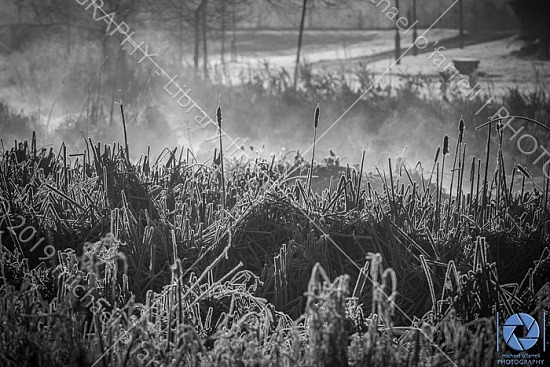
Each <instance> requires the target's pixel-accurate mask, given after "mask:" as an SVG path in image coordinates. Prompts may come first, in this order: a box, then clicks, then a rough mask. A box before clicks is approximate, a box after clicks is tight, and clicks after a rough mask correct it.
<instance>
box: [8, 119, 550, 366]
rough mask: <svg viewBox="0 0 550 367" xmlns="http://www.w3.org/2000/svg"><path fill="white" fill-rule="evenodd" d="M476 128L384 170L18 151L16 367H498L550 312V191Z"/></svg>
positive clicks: (12, 326) (13, 308)
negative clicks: (322, 184)
mask: <svg viewBox="0 0 550 367" xmlns="http://www.w3.org/2000/svg"><path fill="white" fill-rule="evenodd" d="M217 117H218V123H219V125H220V128H221V124H222V116H221V110H218V114H217ZM318 124H319V110H318V109H317V110H316V112H315V121H314V126H313V127H314V134H313V135H314V141H315V137H316V131H317V126H318ZM495 126H496V127H497V128H496V130H495ZM466 128H467V126H466V124H465V123H464V121H462V120H461V121H460V122H459V124H458V128H457V132H456V134H451V136H445V137H444V138H443V141H442V146H441V147H439V148H438V147H434V148H436V154H435V157H434V161H433V167H421V166H419V165H417V166H415V167H411V166H409V165H407V164H406V163H405V162H403V161H397V162H396V161H394V160H391V159H389V160H388V161H387V166H385V167H380V168H379V169H378V170H377V171H376V172H365V171H364V167H363V163H361V165H359V166H358V168H350V167H349V166H348V167H339V166H338V164H335V163H334V161H329V162H328V163H326V162H327V161H325V164H324V165H317V164H315V163H314V162H315V161H314V160H313V158H312V160H311V162H306V161H305V160H304V159H302V158H301V157H299V156H297V157H296V159H295V161H288V160H284V159H283V160H276V159H265V160H262V159H256V160H253V161H246V162H245V161H243V160H242V159H235V158H233V159H228V158H227V157H225V158H224V157H223V154H219V153H218V152H220V149H218V150H217V151H216V152H214V159H213V160H212V163H210V164H201V163H199V162H197V161H196V160H195V159H194V158H193V156H192V154H191V153H190V152H189V151H188V150H187V151H186V150H184V149H178V148H175V149H173V150H172V149H166V150H165V151H164V152H163V154H162V155H161V156H159V157H158V158H155V157H151V156H150V154H149V153H147V152H144V153H143V155H142V156H141V158H140V159H139V160H138V161H136V162H131V161H130V159H129V154H128V144H130V145H131V142H129V143H128V142H125V143H124V144H123V145H121V144H118V143H114V144H102V143H100V142H95V141H93V140H92V139H89V140H88V141H87V147H86V149H85V150H84V151H82V152H80V153H77V154H68V153H67V148H66V146H64V145H63V146H61V148H60V150H59V151H54V150H53V149H52V148H50V149H44V148H42V149H41V148H39V147H38V142H37V141H36V138H35V137H34V136H33V138H32V139H31V140H30V142H26V141H25V142H17V141H16V142H15V143H14V145H12V146H11V147H6V146H4V143H3V144H2V147H3V148H2V156H1V159H0V197H1V204H2V212H1V213H0V214H1V217H0V220H1V222H0V229H1V230H2V231H3V233H2V237H1V241H2V242H1V246H0V249H1V252H0V256H1V257H2V268H1V272H2V273H1V276H2V277H1V287H0V294H1V295H0V301H1V302H0V320H1V322H0V350H1V351H2V352H0V364H1V365H6V366H16V365H44V366H45V365H48V366H50V365H72V366H133V365H146V366H161V365H162V366H178V365H180V366H294V365H307V366H348V365H350V366H363V365H384V366H435V365H441V366H454V365H458V366H474V365H475V366H492V365H494V363H495V358H496V354H495V349H496V339H495V313H496V312H500V314H501V315H502V316H501V317H505V316H507V315H510V314H512V313H515V312H526V313H533V314H534V313H537V312H539V311H540V310H542V309H544V308H548V307H549V306H550V304H549V297H548V294H549V292H550V286H549V284H548V281H549V273H550V272H549V267H550V250H549V243H550V242H549V232H548V229H549V216H548V194H549V186H550V183H549V181H548V180H547V179H546V180H545V181H544V183H543V184H542V185H541V184H540V181H538V182H539V183H538V184H537V181H536V180H534V179H533V177H532V176H531V174H530V173H529V172H528V170H527V169H526V168H524V167H521V166H517V167H515V168H514V170H513V172H506V171H505V165H504V161H503V159H504V158H503V155H502V149H501V146H500V145H499V146H496V147H494V146H491V145H490V142H491V139H488V140H487V141H488V145H487V147H486V156H485V157H481V158H478V157H468V152H467V148H466V142H465V139H464V131H465V129H466ZM486 131H487V133H488V134H496V136H497V137H499V139H498V141H499V142H500V144H502V136H501V134H502V129H501V128H500V125H499V123H498V122H494V123H492V124H490V126H488V129H487V130H486ZM220 148H221V151H223V147H222V146H221V141H220ZM364 159H365V156H364V155H363V159H362V161H363V162H364ZM491 162H493V163H491ZM494 162H496V169H495V170H494V171H491V172H490V171H489V167H490V166H491V167H493V166H495V164H494ZM327 172H331V173H332V174H333V175H334V176H333V177H331V179H330V187H329V188H328V189H324V190H322V191H316V190H314V189H313V188H312V187H314V185H312V184H314V183H315V180H318V179H319V175H326V174H327ZM444 178H445V179H444ZM449 178H450V179H449ZM518 178H519V179H518ZM449 182H450V184H449ZM518 182H519V184H518ZM528 183H532V184H534V186H535V188H534V189H527V184H528ZM518 185H519V186H518Z"/></svg>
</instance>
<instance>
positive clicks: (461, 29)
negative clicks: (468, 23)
mask: <svg viewBox="0 0 550 367" xmlns="http://www.w3.org/2000/svg"><path fill="white" fill-rule="evenodd" d="M463 5H464V4H463V2H462V0H458V13H459V15H458V16H459V19H458V22H459V25H458V27H459V35H460V48H464V8H463Z"/></svg>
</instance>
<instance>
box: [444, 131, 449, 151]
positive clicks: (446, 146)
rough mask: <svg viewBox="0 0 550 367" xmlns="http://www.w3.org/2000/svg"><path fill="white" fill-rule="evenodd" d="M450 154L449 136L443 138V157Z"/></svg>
mask: <svg viewBox="0 0 550 367" xmlns="http://www.w3.org/2000/svg"><path fill="white" fill-rule="evenodd" d="M447 154H449V135H445V136H444V137H443V155H447Z"/></svg>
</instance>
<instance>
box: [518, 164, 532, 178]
mask: <svg viewBox="0 0 550 367" xmlns="http://www.w3.org/2000/svg"><path fill="white" fill-rule="evenodd" d="M516 167H517V169H518V171H520V172H521V174H522V175H524V176H525V177H527V178H531V175H530V174H529V172H527V170H526V169H525V167H522V166H520V165H519V164H518V165H517V166H516Z"/></svg>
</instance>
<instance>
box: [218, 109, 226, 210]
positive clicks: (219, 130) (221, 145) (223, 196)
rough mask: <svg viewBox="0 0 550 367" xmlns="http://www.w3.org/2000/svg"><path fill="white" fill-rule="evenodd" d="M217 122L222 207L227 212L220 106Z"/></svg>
mask: <svg viewBox="0 0 550 367" xmlns="http://www.w3.org/2000/svg"><path fill="white" fill-rule="evenodd" d="M216 120H217V122H218V133H219V136H220V170H221V179H220V181H221V186H222V200H221V206H222V210H225V176H224V170H223V143H222V120H223V118H222V108H221V106H218V108H217V109H216Z"/></svg>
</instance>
